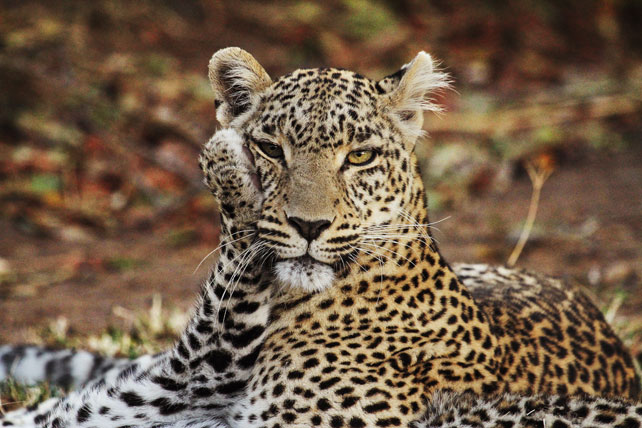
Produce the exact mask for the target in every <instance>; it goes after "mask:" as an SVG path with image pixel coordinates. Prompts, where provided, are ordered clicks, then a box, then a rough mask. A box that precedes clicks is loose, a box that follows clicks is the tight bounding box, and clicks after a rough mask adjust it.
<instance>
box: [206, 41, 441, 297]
mask: <svg viewBox="0 0 642 428" xmlns="http://www.w3.org/2000/svg"><path fill="white" fill-rule="evenodd" d="M210 79H211V81H212V86H213V88H214V90H215V97H216V100H217V105H218V108H217V117H218V118H219V121H220V122H221V123H222V124H223V126H228V127H231V128H234V129H236V130H237V131H238V132H239V133H240V134H241V135H243V137H244V141H245V144H246V146H247V147H248V148H249V149H250V151H251V152H252V154H253V155H254V160H255V165H256V171H257V174H258V177H259V179H260V183H261V187H262V190H263V193H264V197H265V201H264V203H263V207H262V211H261V215H260V218H259V219H258V224H257V226H258V236H259V239H260V240H261V242H262V243H263V245H264V247H265V248H266V249H267V251H268V252H269V253H270V254H271V255H272V257H273V259H274V269H275V273H276V276H277V278H278V279H279V280H280V282H281V283H282V284H284V285H286V286H290V287H299V288H302V289H304V290H307V291H312V292H314V291H321V290H323V289H325V288H327V287H329V286H330V285H331V284H332V282H333V280H334V278H335V275H337V274H339V273H340V272H341V271H342V270H345V269H347V268H348V267H349V266H351V265H353V264H355V263H359V261H358V259H359V255H360V254H364V253H365V254H368V253H370V254H372V253H373V252H375V250H376V247H377V245H378V244H377V240H378V239H382V238H383V237H384V236H383V235H386V234H383V233H382V231H384V230H388V231H389V229H386V228H387V227H390V225H396V224H407V223H408V218H409V217H412V214H411V213H412V212H413V211H415V209H414V208H415V206H417V205H421V207H422V210H421V211H423V205H424V203H425V201H424V197H423V194H424V192H423V187H421V180H420V178H419V175H418V172H417V168H416V159H415V155H414V153H413V149H414V146H415V143H416V141H417V138H418V137H419V136H420V135H421V126H422V121H423V120H422V113H423V110H435V109H437V107H436V106H435V105H433V104H432V103H430V102H429V100H428V98H427V97H428V96H429V94H430V93H432V92H433V91H435V90H437V89H440V88H443V87H445V86H447V78H446V76H445V75H444V74H442V73H438V72H435V71H434V70H433V63H432V59H431V58H430V56H429V55H428V54H425V53H423V52H422V53H420V54H419V55H418V56H417V57H416V58H415V59H414V60H413V61H412V62H411V63H410V64H408V65H406V66H404V67H403V68H402V69H401V70H400V71H399V72H397V73H395V74H394V75H392V76H389V77H387V78H384V79H383V80H381V81H379V82H377V81H373V80H370V79H368V78H365V77H363V76H360V75H358V74H356V73H353V72H350V71H345V70H337V69H332V68H328V69H307V70H305V69H304V70H297V71H295V72H293V73H291V74H288V75H286V76H283V77H281V78H279V79H278V80H276V81H274V82H272V80H271V79H270V78H269V77H268V75H267V73H266V72H265V71H264V70H263V68H262V67H261V66H260V65H259V64H258V63H257V62H256V60H254V58H252V57H251V56H250V55H249V54H248V53H246V52H244V51H242V50H240V49H238V48H229V49H225V50H223V51H219V52H218V53H217V54H216V55H215V56H214V57H213V58H212V61H211V62H210ZM399 233H400V232H399ZM387 236H393V235H392V234H390V233H388V234H387Z"/></svg>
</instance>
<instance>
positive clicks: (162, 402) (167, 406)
mask: <svg viewBox="0 0 642 428" xmlns="http://www.w3.org/2000/svg"><path fill="white" fill-rule="evenodd" d="M150 404H151V405H152V406H154V407H158V412H159V413H160V414H161V415H172V414H174V413H178V412H181V411H183V410H185V409H186V408H187V405H186V404H184V403H173V402H171V401H170V400H169V399H167V398H164V397H161V398H157V399H156V400H154V401H152V402H151V403H150Z"/></svg>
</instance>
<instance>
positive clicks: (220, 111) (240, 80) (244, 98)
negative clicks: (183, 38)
mask: <svg viewBox="0 0 642 428" xmlns="http://www.w3.org/2000/svg"><path fill="white" fill-rule="evenodd" d="M208 74H209V78H210V84H211V85H212V89H213V90H214V102H215V105H216V118H217V119H218V121H219V122H221V125H223V127H228V126H230V125H231V123H232V122H233V121H234V119H236V118H238V117H240V116H242V115H243V114H244V113H246V112H248V111H249V110H250V109H251V108H252V107H253V106H254V105H255V104H256V103H257V102H258V98H259V95H260V93H261V92H263V91H264V90H265V89H266V88H267V87H268V86H270V85H271V84H272V79H270V76H269V75H268V74H267V72H266V71H265V69H263V67H261V64H259V63H258V61H257V60H256V59H254V57H253V56H252V55H250V54H249V53H247V52H246V51H244V50H243V49H241V48H225V49H221V50H220V51H217V52H216V53H215V54H214V55H213V56H212V59H211V60H210V64H209V73H208Z"/></svg>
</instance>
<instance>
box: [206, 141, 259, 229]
mask: <svg viewBox="0 0 642 428" xmlns="http://www.w3.org/2000/svg"><path fill="white" fill-rule="evenodd" d="M199 162H200V166H201V169H202V170H203V174H204V176H205V178H204V181H205V184H206V185H207V187H208V188H209V189H210V191H211V192H212V194H213V195H214V197H215V198H216V199H217V201H218V203H219V207H220V209H221V214H222V215H223V218H224V220H227V221H230V222H232V223H234V224H235V225H236V226H237V228H241V227H248V226H251V225H254V224H255V223H256V222H257V221H258V219H259V215H260V212H261V206H262V204H263V199H264V197H263V192H262V190H261V184H260V181H259V178H258V175H257V174H256V169H255V167H254V159H253V156H252V154H251V152H250V151H249V149H248V148H247V147H245V145H244V143H243V139H242V137H241V136H240V135H239V134H238V133H237V132H236V131H235V130H233V129H221V130H219V131H218V132H216V133H215V134H214V135H213V136H212V138H211V139H210V140H209V141H208V142H207V144H205V147H204V149H203V153H202V154H201V156H200V158H199Z"/></svg>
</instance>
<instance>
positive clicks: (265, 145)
mask: <svg viewBox="0 0 642 428" xmlns="http://www.w3.org/2000/svg"><path fill="white" fill-rule="evenodd" d="M258 145H259V149H261V151H262V152H263V153H265V155H266V156H268V157H271V158H274V159H280V158H282V157H283V149H282V148H281V146H279V145H278V144H274V143H270V142H269V141H259V142H258Z"/></svg>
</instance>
